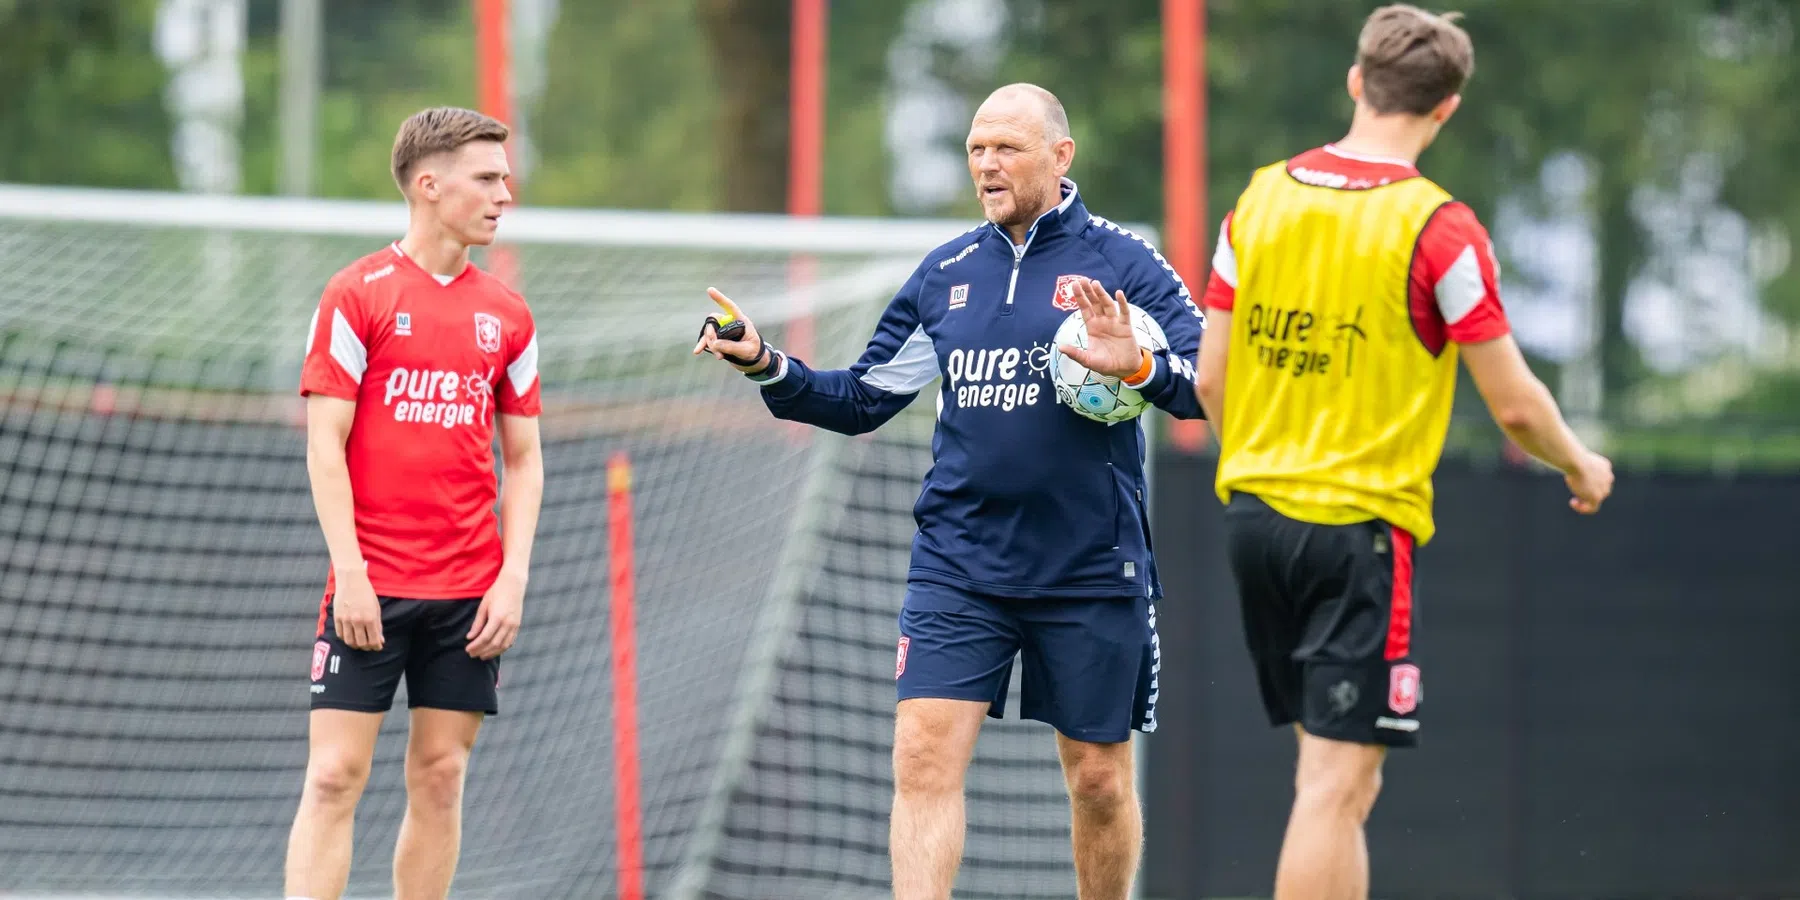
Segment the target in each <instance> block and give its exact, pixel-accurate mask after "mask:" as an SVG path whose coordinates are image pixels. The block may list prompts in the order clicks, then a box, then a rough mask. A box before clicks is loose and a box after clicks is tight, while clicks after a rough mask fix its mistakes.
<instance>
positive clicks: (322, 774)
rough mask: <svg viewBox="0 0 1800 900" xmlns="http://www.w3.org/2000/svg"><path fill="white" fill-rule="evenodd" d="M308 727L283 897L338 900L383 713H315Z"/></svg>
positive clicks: (346, 872) (347, 868)
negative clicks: (358, 803)
mask: <svg viewBox="0 0 1800 900" xmlns="http://www.w3.org/2000/svg"><path fill="white" fill-rule="evenodd" d="M307 727H308V732H309V734H308V738H307V751H306V784H305V786H304V787H302V788H301V791H300V809H299V811H298V812H296V813H295V814H294V827H293V829H292V830H291V831H290V832H289V833H288V856H287V895H288V896H289V897H305V898H308V900H337V898H338V897H339V896H340V895H342V894H343V893H344V885H345V884H346V883H347V882H349V880H350V834H351V825H352V822H353V821H354V820H355V817H356V801H357V800H358V799H360V798H361V797H362V792H363V786H364V785H366V784H368V783H369V764H370V762H371V761H372V760H373V759H374V756H375V738H376V736H377V735H378V734H380V732H381V713H369V712H354V711H351V710H347V709H315V710H313V711H312V713H311V716H310V718H309V720H308V723H307Z"/></svg>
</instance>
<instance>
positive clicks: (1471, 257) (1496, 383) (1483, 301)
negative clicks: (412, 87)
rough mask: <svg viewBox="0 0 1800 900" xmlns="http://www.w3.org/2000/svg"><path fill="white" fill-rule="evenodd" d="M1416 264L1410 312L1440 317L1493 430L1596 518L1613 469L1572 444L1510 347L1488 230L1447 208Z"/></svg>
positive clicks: (1429, 230)
mask: <svg viewBox="0 0 1800 900" xmlns="http://www.w3.org/2000/svg"><path fill="white" fill-rule="evenodd" d="M1418 256H1419V261H1418V262H1417V263H1415V265H1416V266H1418V267H1419V268H1418V269H1416V270H1415V274H1422V275H1423V277H1422V278H1419V277H1415V278H1414V280H1413V288H1414V290H1415V291H1416V292H1418V293H1419V294H1420V295H1421V296H1419V297H1418V298H1417V299H1418V301H1419V302H1417V303H1416V304H1415V309H1417V308H1419V307H1425V308H1428V309H1435V312H1436V313H1437V314H1438V316H1441V321H1442V322H1443V324H1444V332H1443V333H1444V337H1445V339H1447V340H1451V341H1455V342H1456V343H1457V344H1458V345H1460V346H1461V347H1462V357H1463V364H1464V365H1465V366H1467V367H1468V369H1469V375H1470V376H1471V377H1473V378H1474V380H1475V387H1476V388H1477V389H1478V390H1480V392H1481V398H1482V400H1483V401H1485V402H1486V403H1487V407H1488V413H1489V414H1490V415H1492V416H1493V418H1494V423H1495V424H1497V425H1499V426H1500V430H1501V431H1504V432H1505V433H1506V436H1507V437H1509V438H1511V439H1512V440H1513V442H1514V443H1516V444H1518V445H1519V447H1520V448H1522V449H1523V450H1524V451H1525V452H1526V453H1529V454H1531V455H1532V456H1534V457H1537V458H1538V459H1540V460H1543V461H1544V462H1545V463H1548V464H1549V465H1551V466H1553V467H1555V468H1556V469H1557V471H1560V472H1562V473H1563V475H1564V476H1565V478H1566V479H1567V480H1568V483H1569V489H1570V490H1571V491H1572V492H1573V493H1574V494H1575V497H1574V498H1573V499H1572V500H1571V501H1570V504H1571V505H1572V506H1573V507H1574V508H1575V509H1576V510H1577V511H1579V512H1589V513H1591V512H1594V511H1596V510H1598V509H1599V508H1600V503H1601V502H1602V501H1604V500H1605V499H1606V497H1607V495H1608V494H1609V493H1611V491H1612V463H1611V462H1610V461H1608V460H1607V459H1606V458H1605V457H1603V456H1601V455H1599V454H1597V453H1594V452H1593V451H1591V450H1589V449H1588V448H1587V447H1586V446H1585V445H1583V444H1582V443H1581V439H1580V438H1578V437H1576V436H1575V432H1574V431H1573V430H1571V429H1570V428H1569V425H1568V423H1567V422H1566V421H1564V420H1563V416H1562V410H1561V409H1559V408H1558V407H1557V404H1556V398H1555V397H1553V396H1551V394H1550V389H1549V388H1547V387H1545V386H1544V383H1543V382H1542V381H1540V380H1538V377H1537V376H1536V375H1535V374H1533V373H1532V371H1531V367H1530V366H1529V365H1527V364H1526V362H1525V355H1524V354H1523V353H1521V352H1520V351H1519V345H1518V343H1517V342H1516V341H1514V340H1513V337H1512V333H1511V332H1512V329H1511V326H1510V325H1509V323H1508V322H1507V320H1506V311H1505V309H1504V308H1503V307H1502V306H1501V304H1500V286H1499V281H1500V276H1499V264H1498V262H1497V261H1496V260H1495V259H1494V247H1493V243H1492V241H1490V240H1489V238H1488V234H1487V230H1486V229H1485V228H1483V227H1482V226H1481V223H1480V222H1478V221H1477V220H1476V219H1475V214H1474V212H1472V211H1471V210H1470V209H1469V208H1468V207H1467V206H1464V205H1463V204H1460V203H1452V204H1448V205H1447V206H1445V207H1444V208H1443V209H1442V210H1440V211H1439V212H1438V214H1437V215H1435V216H1433V218H1432V221H1431V222H1429V223H1427V225H1426V229H1425V231H1424V233H1423V234H1421V235H1420V237H1419V254H1418ZM1421 270H1422V272H1421ZM1426 290H1429V295H1428V296H1425V295H1424V291H1426Z"/></svg>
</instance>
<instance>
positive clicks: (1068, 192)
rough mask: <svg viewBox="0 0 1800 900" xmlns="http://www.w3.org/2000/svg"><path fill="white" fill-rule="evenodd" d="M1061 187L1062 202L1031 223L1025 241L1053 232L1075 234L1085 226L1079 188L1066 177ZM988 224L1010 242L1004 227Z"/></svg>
mask: <svg viewBox="0 0 1800 900" xmlns="http://www.w3.org/2000/svg"><path fill="white" fill-rule="evenodd" d="M1061 187H1062V195H1063V197H1062V202H1061V203H1058V204H1056V206H1054V207H1052V208H1050V209H1048V210H1046V211H1045V212H1044V214H1043V215H1041V216H1038V217H1037V221H1036V222H1033V223H1032V224H1031V229H1030V230H1029V231H1027V232H1025V240H1026V242H1027V243H1029V242H1031V241H1033V240H1037V239H1040V238H1044V237H1048V236H1050V235H1053V234H1061V233H1067V234H1075V233H1077V232H1080V231H1081V229H1083V228H1086V227H1087V223H1088V219H1089V215H1088V211H1087V206H1085V205H1084V204H1083V203H1082V202H1081V192H1080V189H1079V188H1078V187H1076V185H1075V182H1073V181H1070V180H1069V179H1068V178H1066V177H1065V178H1063V179H1062V185H1061ZM988 224H989V225H990V226H991V227H992V228H993V230H994V232H995V233H996V234H999V235H1000V236H1001V237H1003V238H1006V241H1007V243H1009V244H1010V243H1012V237H1011V236H1010V235H1008V234H1007V233H1006V229H1005V228H1002V227H1000V226H999V225H994V224H993V223H991V222H990V223H988Z"/></svg>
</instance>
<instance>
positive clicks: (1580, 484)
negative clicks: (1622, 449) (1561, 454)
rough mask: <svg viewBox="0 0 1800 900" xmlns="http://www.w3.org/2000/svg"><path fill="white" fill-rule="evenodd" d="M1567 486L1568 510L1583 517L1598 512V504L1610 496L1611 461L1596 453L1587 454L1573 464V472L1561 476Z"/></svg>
mask: <svg viewBox="0 0 1800 900" xmlns="http://www.w3.org/2000/svg"><path fill="white" fill-rule="evenodd" d="M1563 481H1565V482H1567V483H1568V485H1569V492H1570V493H1572V494H1574V495H1575V496H1573V497H1570V498H1569V508H1570V509H1573V510H1575V511H1576V512H1578V513H1581V514H1583V515H1590V516H1591V515H1593V514H1594V513H1597V512H1599V511H1600V504H1601V503H1604V502H1606V498H1607V497H1608V496H1610V495H1611V494H1612V489H1613V468H1612V460H1610V459H1607V458H1606V457H1604V456H1601V455H1600V454H1598V453H1591V452H1590V453H1588V454H1586V455H1585V456H1583V457H1582V458H1581V460H1580V462H1577V463H1576V464H1575V471H1573V472H1569V473H1567V474H1565V475H1563Z"/></svg>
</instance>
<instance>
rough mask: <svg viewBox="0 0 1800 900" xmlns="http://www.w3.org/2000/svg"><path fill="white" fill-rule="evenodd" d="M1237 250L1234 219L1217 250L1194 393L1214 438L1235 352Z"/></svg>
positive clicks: (1221, 229) (1224, 229)
mask: <svg viewBox="0 0 1800 900" xmlns="http://www.w3.org/2000/svg"><path fill="white" fill-rule="evenodd" d="M1237 279H1238V267H1237V250H1236V249H1235V248H1234V247H1233V246H1232V244H1231V216H1230V215H1229V214H1228V215H1226V216H1225V224H1223V225H1221V226H1220V227H1219V243H1218V246H1217V247H1216V248H1215V249H1214V250H1213V262H1212V275H1211V276H1209V277H1208V278H1207V281H1206V296H1205V297H1204V298H1203V299H1202V300H1201V303H1202V304H1203V305H1205V307H1206V310H1207V319H1206V333H1205V334H1204V335H1202V336H1201V338H1200V358H1199V359H1197V360H1195V361H1194V368H1195V370H1196V371H1197V372H1198V376H1197V377H1196V378H1195V380H1194V393H1195V394H1196V395H1197V396H1198V397H1199V398H1200V405H1201V406H1202V407H1204V408H1205V409H1206V419H1207V421H1209V422H1211V423H1212V429H1213V436H1214V437H1215V438H1217V437H1219V428H1220V426H1221V425H1222V424H1223V423H1224V421H1225V368H1226V363H1227V362H1228V361H1229V358H1230V357H1229V354H1230V351H1231V308H1232V305H1233V304H1234V303H1235V302H1236V301H1237Z"/></svg>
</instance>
